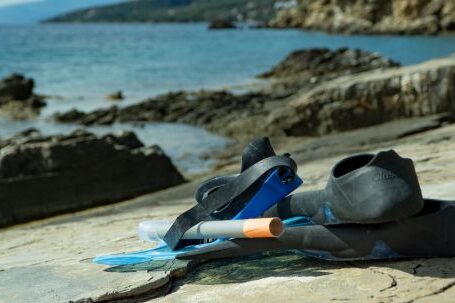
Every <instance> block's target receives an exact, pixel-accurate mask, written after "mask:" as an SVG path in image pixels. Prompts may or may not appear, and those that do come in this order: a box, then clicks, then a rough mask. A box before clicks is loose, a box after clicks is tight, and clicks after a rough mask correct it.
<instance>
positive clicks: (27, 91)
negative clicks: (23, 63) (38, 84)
mask: <svg viewBox="0 0 455 303" xmlns="http://www.w3.org/2000/svg"><path fill="white" fill-rule="evenodd" d="M34 86H35V82H34V81H33V79H30V78H26V77H25V76H23V75H20V74H12V75H10V76H8V77H6V78H4V79H2V80H0V114H3V115H8V116H9V117H12V118H15V119H28V118H30V117H34V116H36V115H38V114H39V111H40V109H41V108H42V107H44V106H45V105H46V103H45V102H44V97H42V96H38V95H36V94H35V93H34V92H33V88H34Z"/></svg>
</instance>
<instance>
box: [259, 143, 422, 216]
mask: <svg viewBox="0 0 455 303" xmlns="http://www.w3.org/2000/svg"><path fill="white" fill-rule="evenodd" d="M422 207H423V198H422V193H421V190H420V186H419V182H418V180H417V175H416V172H415V168H414V164H413V162H412V160H411V159H406V158H401V157H400V156H399V155H398V154H397V153H396V152H395V151H393V150H390V151H383V152H379V153H378V154H376V155H374V154H359V155H354V156H351V157H348V158H345V159H343V160H341V161H340V162H338V163H337V164H336V165H335V166H334V168H333V169H332V172H331V175H330V177H329V181H328V183H327V186H326V187H325V189H323V190H318V191H310V192H303V193H298V194H294V195H292V196H289V197H287V198H286V199H284V200H283V201H281V202H279V203H278V204H277V205H276V206H274V207H273V208H272V209H270V210H269V211H267V212H266V213H265V214H264V216H265V217H280V218H281V219H286V218H291V217H297V216H307V217H309V218H310V219H311V220H312V222H313V223H316V224H340V223H381V222H387V221H392V220H397V219H400V218H406V217H409V216H412V215H414V214H416V213H418V212H419V211H420V210H421V209H422Z"/></svg>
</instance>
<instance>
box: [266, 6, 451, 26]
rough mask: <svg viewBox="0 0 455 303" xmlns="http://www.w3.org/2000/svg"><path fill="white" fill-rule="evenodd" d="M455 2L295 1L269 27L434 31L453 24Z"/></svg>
mask: <svg viewBox="0 0 455 303" xmlns="http://www.w3.org/2000/svg"><path fill="white" fill-rule="evenodd" d="M454 14H455V2H454V1H452V0H450V1H444V0H382V1H369V0H355V1H342V0H334V1H325V0H316V1H313V0H299V2H298V5H297V6H296V7H292V8H289V9H285V10H282V11H280V12H279V14H278V16H277V17H276V18H275V20H273V21H272V22H270V26H272V27H297V28H305V29H314V30H324V31H327V32H337V33H355V34H358V33H367V34H436V33H439V32H450V31H453V30H454V29H455V26H454V24H455V23H454V20H455V19H454Z"/></svg>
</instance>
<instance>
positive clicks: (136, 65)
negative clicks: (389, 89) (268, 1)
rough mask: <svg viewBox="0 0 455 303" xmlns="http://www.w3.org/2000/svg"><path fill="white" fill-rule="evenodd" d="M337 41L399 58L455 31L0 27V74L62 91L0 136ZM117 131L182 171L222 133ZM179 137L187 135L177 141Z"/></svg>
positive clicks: (208, 82)
mask: <svg viewBox="0 0 455 303" xmlns="http://www.w3.org/2000/svg"><path fill="white" fill-rule="evenodd" d="M345 46H346V47H354V48H362V49H366V50H370V51H376V52H379V53H381V54H383V55H385V56H388V57H390V58H392V59H395V60H397V61H400V62H401V63H402V64H405V65H407V64H414V63H419V62H422V61H425V60H428V59H431V58H436V57H441V56H446V55H448V54H450V53H452V52H454V51H455V37H454V36H437V37H419V36H417V37H415V36H414V37H390V36H344V35H327V34H324V33H319V32H304V31H298V30H222V31H208V30H207V29H206V25H205V24H45V25H25V26H0V77H3V76H5V75H7V74H10V73H12V72H20V73H24V74H26V75H28V76H31V77H33V78H34V79H35V81H36V84H37V91H38V92H39V93H42V94H46V95H52V96H59V97H61V98H55V99H50V100H49V106H48V107H47V108H46V109H45V111H44V113H43V117H42V118H40V119H39V120H38V121H34V122H26V123H24V122H20V123H19V122H12V121H8V120H5V119H2V120H0V137H5V136H8V135H10V134H12V133H14V132H16V131H18V130H21V129H23V128H25V127H29V126H35V127H38V128H40V129H42V130H43V131H44V132H49V133H51V132H65V131H69V128H74V126H61V125H56V124H53V123H51V122H48V117H49V115H51V114H52V113H53V112H55V111H57V110H59V111H64V110H67V109H70V108H73V107H76V108H80V109H83V110H91V109H95V108H99V107H105V106H110V105H112V104H111V103H109V102H108V101H106V100H105V99H104V96H106V95H107V94H109V93H111V92H113V91H116V90H123V92H124V94H125V95H126V97H127V99H126V100H125V101H124V102H123V104H130V103H134V102H138V101H140V100H143V99H145V98H147V97H150V96H153V95H156V94H159V93H165V92H168V91H171V90H196V89H201V88H223V87H227V88H235V87H237V86H239V85H240V86H241V85H244V84H249V83H253V82H254V81H255V80H254V76H255V75H256V74H258V73H260V72H263V71H265V70H267V69H268V68H270V67H271V66H273V65H274V64H276V63H277V62H278V61H279V60H281V59H282V58H283V57H284V56H286V55H287V54H288V53H289V52H291V51H293V50H295V49H298V48H305V47H329V48H338V47H345ZM117 128H126V129H133V130H137V131H138V132H140V133H141V134H140V136H141V138H142V139H143V140H144V141H146V142H147V143H149V142H151V143H159V144H160V145H161V146H162V147H163V148H164V149H165V150H166V151H167V152H169V153H170V154H171V156H172V157H173V158H174V159H176V161H177V162H179V165H182V166H184V167H185V169H187V168H189V167H192V166H193V167H194V166H198V165H200V163H201V162H204V160H197V159H204V158H203V157H202V156H203V155H202V154H201V148H195V146H207V150H211V149H216V148H222V147H224V146H225V144H226V140H225V139H223V138H220V137H218V136H215V135H213V134H210V133H208V132H205V131H202V130H200V129H197V128H194V127H187V126H182V125H173V124H159V123H154V124H147V125H145V126H142V127H136V126H134V125H121V126H117ZM105 130H106V129H105ZM107 130H109V129H107ZM179 136H180V137H179ZM179 138H180V139H181V138H191V140H185V144H175V142H176V140H180V139H179ZM189 141H191V142H193V143H192V144H190V143H189ZM202 150H204V149H203V148H202ZM201 157H202V158H201ZM179 159H181V160H179ZM182 159H183V160H182ZM188 159H190V160H188ZM182 163H183V164H182Z"/></svg>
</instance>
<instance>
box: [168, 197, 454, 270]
mask: <svg viewBox="0 0 455 303" xmlns="http://www.w3.org/2000/svg"><path fill="white" fill-rule="evenodd" d="M289 249H298V250H300V251H301V253H302V254H304V255H307V256H312V257H317V258H321V259H325V260H340V261H343V260H374V259H397V258H405V257H454V256H455V203H454V202H451V201H439V200H429V199H428V200H425V205H424V208H423V209H422V210H421V211H420V213H419V214H417V215H415V216H413V217H409V218H405V219H403V220H399V221H392V222H386V223H381V224H341V225H326V226H323V225H307V226H296V227H290V228H286V230H285V233H284V234H283V235H282V236H280V237H279V238H275V239H273V238H269V239H232V240H229V241H224V242H221V243H219V244H214V245H211V246H208V247H205V248H202V249H198V250H195V251H191V252H188V253H184V254H181V255H179V256H178V257H177V258H179V259H192V260H211V259H220V258H229V257H238V256H244V255H249V254H253V253H258V252H264V251H271V250H289Z"/></svg>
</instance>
